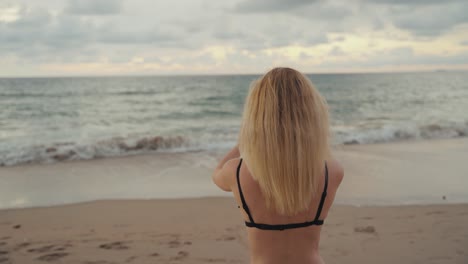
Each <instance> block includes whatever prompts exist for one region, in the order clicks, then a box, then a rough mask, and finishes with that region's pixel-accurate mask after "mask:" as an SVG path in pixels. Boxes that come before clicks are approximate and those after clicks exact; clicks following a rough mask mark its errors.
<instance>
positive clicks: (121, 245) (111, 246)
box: [99, 241, 130, 250]
mask: <svg viewBox="0 0 468 264" xmlns="http://www.w3.org/2000/svg"><path fill="white" fill-rule="evenodd" d="M99 248H102V249H107V250H124V249H129V248H130V247H129V246H128V245H126V244H125V242H122V241H117V242H113V243H106V244H101V245H99Z"/></svg>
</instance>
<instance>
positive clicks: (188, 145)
mask: <svg viewBox="0 0 468 264" xmlns="http://www.w3.org/2000/svg"><path fill="white" fill-rule="evenodd" d="M332 130H334V132H335V137H334V139H335V141H334V144H338V145H340V144H345V145H350V144H373V143H386V142H398V141H404V140H418V139H442V138H458V137H465V136H468V122H465V123H457V124H451V125H448V124H446V125H441V124H428V125H420V126H404V127H402V126H400V127H397V126H395V127H392V126H386V127H382V128H378V129H368V128H366V129H363V128H362V127H359V126H353V127H333V128H332ZM237 134H238V130H237V129H226V128H219V129H214V130H210V131H205V132H204V133H202V134H192V135H191V136H169V137H162V136H146V137H134V138H123V137H113V138H109V139H104V140H99V141H94V142H90V143H76V142H58V143H53V144H50V145H33V146H23V147H21V148H19V147H16V148H11V149H8V150H2V152H0V166H11V165H18V164H25V163H53V162H62V161H69V160H90V159H99V158H106V157H116V156H129V155H137V154H148V153H154V152H187V151H210V150H224V149H228V148H230V147H232V146H233V145H234V144H235V142H236V140H237Z"/></svg>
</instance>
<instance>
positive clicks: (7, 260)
mask: <svg viewBox="0 0 468 264" xmlns="http://www.w3.org/2000/svg"><path fill="white" fill-rule="evenodd" d="M0 263H11V262H10V260H9V259H8V258H4V257H0Z"/></svg>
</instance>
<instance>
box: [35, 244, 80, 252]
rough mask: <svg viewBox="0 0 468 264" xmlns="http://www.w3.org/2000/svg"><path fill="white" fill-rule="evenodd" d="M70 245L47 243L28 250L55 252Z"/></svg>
mask: <svg viewBox="0 0 468 264" xmlns="http://www.w3.org/2000/svg"><path fill="white" fill-rule="evenodd" d="M71 246H72V245H70V244H65V245H47V246H43V247H38V248H31V249H28V252H32V253H48V252H51V251H54V252H57V251H64V250H65V249H67V248H69V247H71Z"/></svg>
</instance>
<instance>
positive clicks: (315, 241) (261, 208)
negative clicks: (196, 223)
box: [225, 158, 343, 263]
mask: <svg viewBox="0 0 468 264" xmlns="http://www.w3.org/2000/svg"><path fill="white" fill-rule="evenodd" d="M240 162H241V161H240V159H238V158H236V159H232V160H229V161H228V162H227V163H226V166H225V169H226V170H228V171H229V172H230V173H229V176H228V177H229V182H230V187H231V188H230V189H231V191H232V192H233V194H234V197H235V198H236V200H237V203H238V205H239V209H240V212H241V214H242V216H243V218H244V220H245V221H246V222H249V221H250V219H249V217H248V215H247V213H246V212H245V210H244V209H243V206H242V201H241V196H240V194H239V188H238V185H237V179H236V171H237V168H238V166H239V163H240ZM327 167H328V186H327V196H326V198H325V201H324V204H323V209H322V210H321V213H320V216H319V219H320V220H323V219H325V218H326V217H327V214H328V211H329V209H330V207H331V205H332V203H333V200H334V198H335V194H336V191H337V188H338V186H339V185H340V183H341V180H342V179H343V169H342V168H341V166H340V164H339V163H338V162H337V161H335V160H331V161H328V162H327ZM239 172H240V173H239V176H240V177H239V178H240V184H241V188H242V193H243V196H244V198H245V201H246V203H247V204H248V208H249V209H250V213H251V215H252V217H253V219H254V220H255V223H264V224H269V225H283V224H292V223H304V222H311V221H313V220H314V218H315V216H316V213H317V210H318V207H319V204H320V199H321V195H322V190H323V189H324V185H325V168H324V173H323V177H322V179H321V180H320V185H319V186H320V188H319V190H320V192H319V193H317V194H316V195H314V198H313V199H312V201H311V204H310V207H309V209H308V210H307V211H305V212H301V213H299V214H297V215H294V216H284V215H279V214H277V213H275V212H271V211H269V210H268V209H267V208H266V205H265V201H264V198H263V196H262V192H261V190H260V186H259V185H258V183H257V182H256V181H255V180H254V179H253V178H252V175H251V174H250V172H249V169H248V168H247V166H246V165H242V166H241V167H240V171H239ZM321 229H322V226H321V225H311V226H308V227H301V228H294V229H286V230H282V231H279V230H261V229H258V228H254V227H250V228H247V232H248V239H249V247H250V255H251V263H323V261H322V259H321V257H320V255H319V240H320V231H321Z"/></svg>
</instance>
